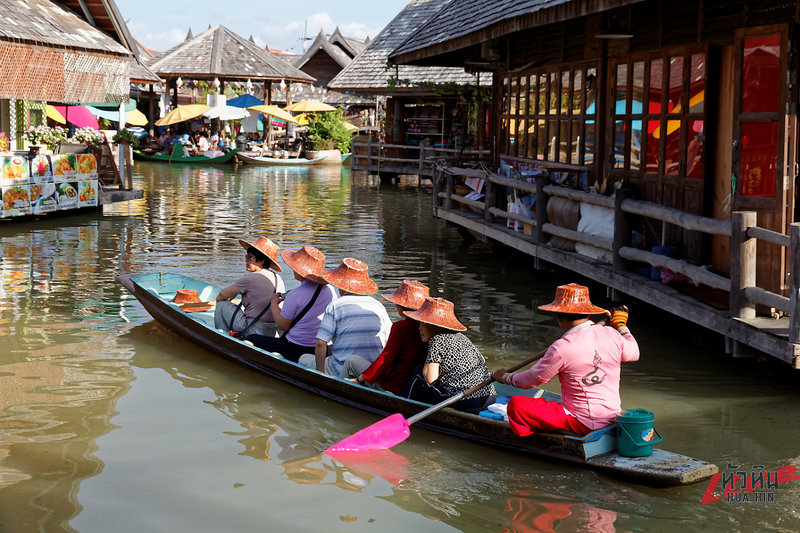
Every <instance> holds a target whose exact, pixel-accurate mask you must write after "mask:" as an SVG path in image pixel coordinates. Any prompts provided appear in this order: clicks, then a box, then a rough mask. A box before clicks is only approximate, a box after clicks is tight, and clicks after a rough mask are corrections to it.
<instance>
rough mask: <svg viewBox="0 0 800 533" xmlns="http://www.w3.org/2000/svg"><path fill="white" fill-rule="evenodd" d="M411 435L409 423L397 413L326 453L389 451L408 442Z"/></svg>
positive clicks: (338, 443)
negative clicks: (405, 441) (396, 445)
mask: <svg viewBox="0 0 800 533" xmlns="http://www.w3.org/2000/svg"><path fill="white" fill-rule="evenodd" d="M410 434H411V430H409V429H408V421H407V420H406V419H405V418H404V417H403V415H401V414H400V413H395V414H393V415H391V416H388V417H386V418H384V419H383V420H379V421H378V422H375V423H374V424H372V425H371V426H368V427H365V428H364V429H362V430H361V431H359V432H358V433H354V434H352V435H350V436H349V437H347V438H346V439H343V440H341V441H339V442H337V443H336V444H334V445H333V446H331V447H329V448H328V449H327V450H325V452H326V453H327V452H358V451H363V450H387V449H389V448H391V447H392V446H394V445H395V444H400V443H401V442H403V441H404V440H406V439H407V438H408V436H409V435H410Z"/></svg>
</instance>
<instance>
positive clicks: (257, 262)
mask: <svg viewBox="0 0 800 533" xmlns="http://www.w3.org/2000/svg"><path fill="white" fill-rule="evenodd" d="M239 244H241V245H242V247H243V248H244V249H245V250H246V253H245V269H246V270H247V274H245V275H244V276H242V277H241V278H239V279H238V280H236V282H235V283H234V284H233V285H229V286H227V287H225V288H224V289H222V290H221V291H220V292H219V294H218V295H217V309H216V311H215V313H214V326H215V327H216V328H218V329H222V330H224V331H230V332H236V334H237V335H238V336H240V337H242V338H247V336H248V335H251V334H259V335H264V336H272V337H276V336H277V333H278V328H277V326H276V325H275V320H274V319H273V317H272V313H271V312H270V307H271V299H272V295H273V294H275V293H276V292H284V291H285V288H284V285H283V280H282V279H281V278H280V276H278V274H277V273H276V272H282V269H281V267H280V266H279V265H278V262H277V260H278V246H277V245H276V244H275V243H274V242H272V241H271V240H269V239H267V238H265V237H259V238H258V239H256V240H255V241H253V242H247V241H245V240H242V239H239ZM270 269H271V270H270ZM240 294H241V295H242V303H241V305H236V304H234V303H233V302H231V301H230V300H231V299H233V298H235V297H237V296H238V295H240Z"/></svg>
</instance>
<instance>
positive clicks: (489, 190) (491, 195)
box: [483, 180, 497, 224]
mask: <svg viewBox="0 0 800 533" xmlns="http://www.w3.org/2000/svg"><path fill="white" fill-rule="evenodd" d="M483 187H484V191H486V196H485V197H484V198H483V220H484V222H486V224H494V215H493V214H492V213H491V212H490V211H489V208H490V207H495V203H496V195H497V193H496V191H495V186H494V183H492V182H491V181H489V180H485V181H484V184H483Z"/></svg>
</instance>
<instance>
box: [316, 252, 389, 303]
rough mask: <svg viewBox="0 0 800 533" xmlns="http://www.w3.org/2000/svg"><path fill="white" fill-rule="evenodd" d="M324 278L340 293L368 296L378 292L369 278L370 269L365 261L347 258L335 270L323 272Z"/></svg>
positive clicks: (376, 286) (375, 285)
mask: <svg viewBox="0 0 800 533" xmlns="http://www.w3.org/2000/svg"><path fill="white" fill-rule="evenodd" d="M322 278H323V279H324V280H325V281H327V282H328V283H330V284H331V285H333V286H334V287H336V288H337V289H339V290H340V291H345V292H349V293H351V294H357V295H359V296H367V295H368V294H374V293H376V292H378V285H377V284H376V283H375V282H374V281H372V280H371V279H370V278H369V267H368V266H367V264H366V263H364V262H363V261H359V260H358V259H353V258H352V257H345V258H344V259H342V264H340V265H339V266H338V267H336V268H334V269H325V270H323V271H322Z"/></svg>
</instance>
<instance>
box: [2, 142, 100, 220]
mask: <svg viewBox="0 0 800 533" xmlns="http://www.w3.org/2000/svg"><path fill="white" fill-rule="evenodd" d="M0 168H2V174H0V194H2V216H3V217H4V218H7V217H18V216H24V215H41V214H46V213H50V212H53V211H59V210H67V209H77V208H80V207H94V206H97V200H98V194H97V189H98V186H97V184H98V182H97V159H96V158H95V156H94V155H93V154H56V155H35V156H22V155H7V156H0Z"/></svg>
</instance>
